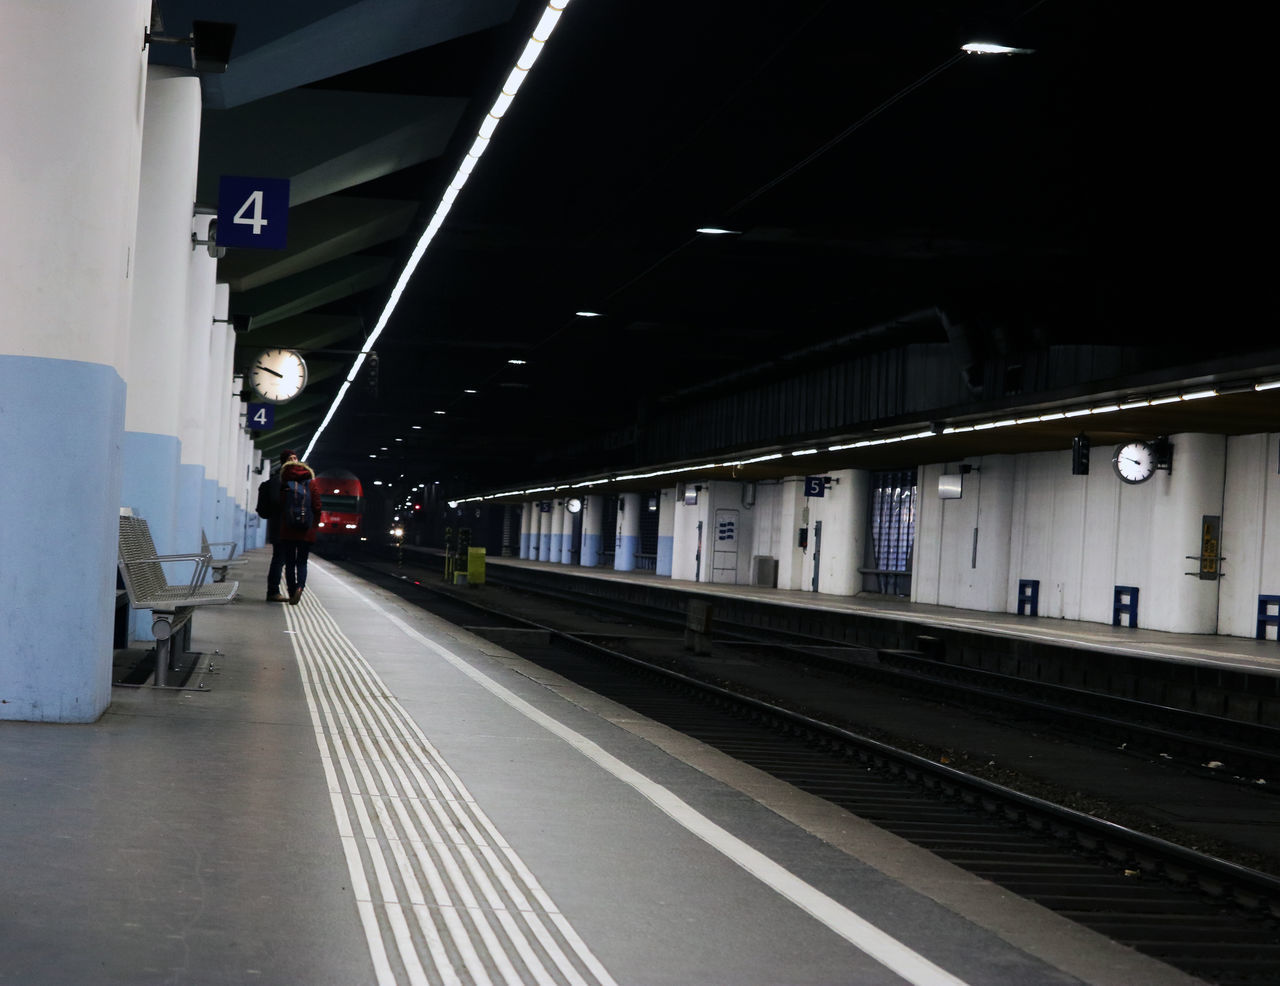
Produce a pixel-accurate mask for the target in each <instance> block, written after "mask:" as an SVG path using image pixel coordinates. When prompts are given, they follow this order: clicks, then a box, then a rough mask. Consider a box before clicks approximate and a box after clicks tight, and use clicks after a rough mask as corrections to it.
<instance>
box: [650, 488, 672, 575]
mask: <svg viewBox="0 0 1280 986" xmlns="http://www.w3.org/2000/svg"><path fill="white" fill-rule="evenodd" d="M675 533H676V488H675V487H674V486H673V487H671V488H670V489H665V490H662V491H661V493H660V494H659V496H658V561H657V564H656V565H655V566H654V571H655V572H657V574H659V575H666V576H670V575H671V562H672V557H673V554H674V551H675Z"/></svg>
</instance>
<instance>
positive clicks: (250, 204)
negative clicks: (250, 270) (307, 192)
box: [218, 175, 289, 250]
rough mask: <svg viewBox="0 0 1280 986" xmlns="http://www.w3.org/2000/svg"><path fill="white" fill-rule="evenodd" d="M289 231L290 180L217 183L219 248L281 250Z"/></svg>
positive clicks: (230, 179) (230, 177)
mask: <svg viewBox="0 0 1280 986" xmlns="http://www.w3.org/2000/svg"><path fill="white" fill-rule="evenodd" d="M288 231H289V179H287V178H240V177H236V176H233V175H223V176H222V177H221V178H219V179H218V246H220V247H249V248H251V249H257V250H283V249H284V248H285V243H286V240H287V238H288Z"/></svg>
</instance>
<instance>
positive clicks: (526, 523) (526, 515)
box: [520, 501, 537, 559]
mask: <svg viewBox="0 0 1280 986" xmlns="http://www.w3.org/2000/svg"><path fill="white" fill-rule="evenodd" d="M536 512H537V511H535V510H534V507H533V504H532V503H531V502H529V501H525V502H524V503H522V504H520V557H521V558H525V559H527V558H528V557H529V539H530V537H532V536H533V518H534V515H535V513H536Z"/></svg>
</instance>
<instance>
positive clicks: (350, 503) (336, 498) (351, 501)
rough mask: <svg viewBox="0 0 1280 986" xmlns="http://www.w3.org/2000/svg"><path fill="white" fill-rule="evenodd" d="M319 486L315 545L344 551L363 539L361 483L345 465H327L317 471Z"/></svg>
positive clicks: (362, 494) (362, 490)
mask: <svg viewBox="0 0 1280 986" xmlns="http://www.w3.org/2000/svg"><path fill="white" fill-rule="evenodd" d="M316 482H317V483H318V484H319V486H320V529H319V531H318V532H317V534H316V545H317V547H318V548H320V549H322V550H324V549H328V550H330V551H334V550H335V549H336V551H337V553H345V551H346V549H347V548H349V547H352V546H358V545H359V544H360V542H361V541H362V540H364V487H362V486H361V485H360V480H359V479H358V478H356V475H355V473H353V472H350V471H349V470H347V469H326V470H325V471H324V472H321V473H317V474H316Z"/></svg>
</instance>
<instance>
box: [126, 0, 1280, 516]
mask: <svg viewBox="0 0 1280 986" xmlns="http://www.w3.org/2000/svg"><path fill="white" fill-rule="evenodd" d="M546 11H547V7H546V4H545V2H538V3H534V2H525V0H362V2H357V0H271V2H270V3H263V2H261V0H157V3H156V5H155V16H156V22H157V25H162V26H163V30H164V33H166V34H168V35H171V36H184V35H186V34H188V33H190V32H191V31H192V30H193V24H195V22H197V21H202V20H208V21H216V22H223V23H233V24H234V25H235V35H234V42H233V45H232V49H231V52H230V58H229V61H228V62H227V66H226V71H225V72H217V71H207V72H203V73H202V76H201V78H202V86H203V94H204V114H203V129H202V139H201V158H200V159H201V163H200V180H199V195H200V198H201V201H202V202H203V203H204V204H208V205H216V204H217V203H216V200H217V196H218V188H219V179H220V178H221V177H223V176H227V175H235V176H261V177H270V178H285V179H288V180H289V182H290V189H291V198H290V209H289V216H288V242H287V245H286V246H285V248H284V249H280V250H253V249H237V248H233V249H230V250H228V252H227V254H226V256H225V257H224V258H223V259H222V260H221V261H220V262H219V278H220V280H223V281H226V282H227V283H229V284H230V286H231V314H232V316H233V318H234V320H235V322H236V325H237V329H238V333H237V351H236V365H237V367H238V369H240V370H243V369H244V368H246V367H247V366H248V365H249V364H250V362H251V361H252V360H253V358H254V357H255V355H256V354H257V353H258V352H260V351H261V350H262V349H264V348H267V347H271V346H287V347H293V348H297V349H300V350H301V351H302V352H303V353H304V354H305V356H306V359H307V362H308V365H309V368H310V380H309V384H308V386H307V389H306V391H305V392H304V393H303V394H302V396H301V397H299V398H297V399H296V400H294V401H293V402H291V403H289V404H287V405H283V406H282V407H281V408H280V409H279V412H278V414H277V417H276V424H275V427H274V428H273V429H272V430H271V431H269V432H262V433H261V434H259V435H258V436H257V438H256V443H257V445H258V447H260V448H262V449H263V450H264V451H265V452H268V453H271V452H274V451H276V450H278V449H280V448H282V447H285V446H286V445H287V446H288V447H291V448H306V447H308V446H309V445H310V444H311V443H312V442H313V439H314V447H313V448H312V450H311V459H312V461H313V463H315V464H316V465H317V466H318V467H321V468H324V467H345V468H350V469H352V470H354V471H356V472H357V473H359V474H364V475H369V474H370V472H371V471H373V470H377V471H383V472H386V473H387V474H388V476H390V475H392V474H394V473H397V472H404V471H411V472H412V474H413V475H412V478H413V479H414V480H415V481H416V482H432V483H434V482H438V483H441V484H442V485H443V486H444V487H446V488H448V489H449V490H452V491H454V492H457V493H460V494H466V493H474V492H485V491H487V490H497V489H500V488H502V487H504V486H511V485H518V484H520V483H526V484H528V483H534V482H536V481H539V480H546V479H551V480H564V479H568V478H574V477H579V476H592V475H608V474H612V473H618V472H622V471H626V470H633V469H636V468H638V467H647V466H656V465H660V464H662V463H666V462H671V461H678V460H691V459H697V458H699V457H702V458H708V459H711V458H715V457H725V456H730V455H738V456H743V455H749V454H751V453H753V452H757V451H760V450H768V449H771V448H773V449H788V450H789V449H794V448H795V447H797V446H799V445H802V444H803V443H804V442H806V441H810V440H812V441H813V442H814V443H816V445H819V446H821V447H822V448H826V447H828V446H829V445H831V444H835V443H839V442H842V441H843V442H849V443H852V442H854V441H856V440H858V439H859V438H860V437H865V436H866V435H869V434H873V433H893V432H894V430H895V429H897V430H899V431H904V430H905V431H910V430H915V431H917V432H918V431H919V430H920V429H921V428H922V427H933V426H935V425H936V426H937V427H938V430H939V432H940V437H939V441H941V440H942V436H941V431H942V429H943V428H945V427H946V426H947V425H949V424H952V423H955V422H963V421H970V422H973V421H976V420H978V419H979V418H981V417H982V416H983V415H986V416H987V417H988V418H992V417H995V418H998V417H999V416H1000V415H1004V414H1026V413H1029V412H1028V411H1027V409H1028V408H1038V409H1040V410H1041V411H1042V410H1043V409H1045V408H1049V409H1052V408H1058V407H1064V406H1066V405H1067V404H1069V403H1070V402H1072V401H1076V402H1081V401H1083V402H1086V403H1087V402H1089V401H1097V400H1112V399H1114V400H1117V401H1122V402H1123V401H1127V400H1128V399H1129V398H1130V397H1132V396H1133V395H1135V394H1136V395H1139V396H1142V395H1145V396H1146V397H1152V396H1155V397H1157V398H1158V397H1160V396H1162V395H1168V394H1170V393H1172V394H1175V395H1176V394H1177V393H1185V392H1193V391H1194V390H1196V389H1197V388H1203V387H1205V386H1215V387H1220V388H1222V389H1223V390H1226V389H1230V388H1231V387H1232V386H1237V387H1242V388H1245V389H1246V390H1247V391H1248V399H1247V400H1245V399H1236V400H1235V401H1234V403H1233V404H1225V403H1217V404H1214V403H1213V402H1204V401H1200V402H1188V403H1186V404H1185V406H1183V405H1182V404H1179V405H1178V406H1177V407H1176V408H1171V407H1170V406H1168V405H1158V406H1159V407H1161V408H1163V410H1160V411H1159V412H1156V411H1155V409H1152V408H1147V409H1146V410H1144V411H1143V412H1142V414H1137V413H1136V412H1135V413H1129V412H1125V413H1126V415H1127V417H1125V416H1119V417H1115V418H1113V419H1111V421H1110V423H1109V424H1108V425H1107V430H1106V432H1105V436H1106V437H1114V436H1120V435H1123V434H1127V433H1133V434H1138V435H1146V434H1148V433H1165V432H1175V431H1178V430H1210V431H1249V430H1258V429H1262V430H1267V427H1268V425H1267V423H1268V422H1273V421H1274V420H1277V417H1276V414H1277V411H1278V410H1280V407H1277V403H1276V400H1275V399H1273V397H1271V396H1268V395H1263V394H1258V393H1257V392H1255V391H1253V390H1252V389H1250V388H1251V387H1252V384H1253V383H1254V382H1256V380H1258V379H1261V378H1262V377H1263V376H1265V374H1266V373H1267V372H1268V370H1269V369H1272V370H1274V368H1275V367H1278V366H1280V355H1278V354H1277V352H1276V349H1277V346H1276V343H1275V342H1274V341H1273V339H1272V335H1273V333H1272V331H1271V330H1270V328H1269V327H1268V326H1264V325H1263V324H1261V322H1260V321H1255V316H1254V314H1253V313H1252V312H1249V311H1247V310H1246V309H1245V306H1244V305H1242V304H1241V303H1240V301H1239V297H1238V295H1237V294H1236V293H1235V291H1234V289H1232V288H1230V287H1229V285H1230V284H1232V283H1234V282H1235V281H1236V280H1247V279H1248V275H1247V274H1246V273H1245V272H1244V270H1243V269H1236V270H1234V271H1233V275H1232V276H1231V277H1230V278H1228V279H1227V280H1226V281H1225V282H1224V283H1225V285H1227V286H1224V287H1223V288H1221V289H1220V288H1219V287H1217V286H1216V280H1217V279H1218V278H1221V277H1223V276H1224V275H1223V269H1224V264H1231V263H1233V261H1232V260H1231V258H1230V252H1231V251H1230V250H1225V251H1224V249H1223V247H1224V244H1223V243H1222V241H1221V240H1219V239H1218V238H1217V237H1215V236H1214V235H1213V229H1214V228H1215V226H1216V224H1218V223H1220V222H1222V223H1225V222H1226V217H1224V216H1221V215H1220V214H1219V211H1218V210H1217V209H1216V208H1213V207H1210V205H1209V203H1210V202H1211V201H1213V200H1214V199H1215V196H1217V195H1218V194H1220V193H1223V194H1232V190H1231V189H1227V190H1225V192H1223V190H1222V189H1220V188H1217V187H1216V185H1215V180H1211V179H1208V178H1207V177H1206V174H1205V171H1204V167H1203V165H1204V160H1205V158H1206V156H1211V155H1208V151H1207V148H1208V147H1209V146H1211V145H1214V144H1215V143H1216V142H1217V141H1220V140H1222V139H1223V138H1224V137H1225V136H1226V135H1225V134H1224V133H1223V130H1225V129H1226V127H1225V125H1224V124H1223V123H1222V122H1221V120H1220V119H1219V118H1217V117H1216V116H1215V114H1212V113H1207V112H1206V113H1204V114H1190V115H1189V111H1188V109H1187V107H1188V105H1190V104H1188V102H1187V99H1188V97H1189V96H1190V95H1192V90H1196V89H1197V88H1198V86H1199V83H1198V82H1197V79H1196V75H1195V72H1194V71H1192V70H1191V69H1190V68H1189V67H1188V63H1187V61H1186V59H1188V58H1190V57H1191V56H1190V55H1186V54H1184V55H1182V56H1178V57H1177V58H1176V57H1175V56H1174V55H1173V52H1174V51H1176V50H1179V49H1177V48H1176V47H1174V46H1173V45H1172V42H1173V40H1174V39H1171V38H1163V39H1153V38H1152V36H1151V35H1149V34H1148V35H1144V36H1142V37H1136V36H1135V35H1134V33H1133V30H1132V27H1133V26H1132V25H1126V24H1122V23H1119V22H1118V21H1117V19H1116V14H1115V13H1114V10H1113V5H1109V4H1103V3H1098V2H1092V0H1085V2H1062V0H1040V2H1033V0H1022V2H1017V3H1010V2H1000V0H958V2H954V3H934V2H929V3H924V2H917V0H877V2H871V3H849V2H837V0H792V2H787V3H784V4H779V3H764V2H755V0H735V2H732V3H730V2H719V0H716V2H699V3H686V4H676V5H670V4H666V5H664V4H653V3H641V2H637V0H572V2H569V3H567V4H566V5H565V6H564V10H563V13H562V15H560V16H559V18H558V21H557V22H556V23H555V25H554V30H552V31H551V32H550V34H549V35H548V34H547V33H546V31H547V27H548V23H547V21H545V20H544V17H545V16H546ZM552 16H553V17H554V15H552ZM540 25H541V27H540ZM197 27H198V25H197ZM1166 33H1167V32H1166ZM531 35H539V36H542V37H546V38H547V40H546V42H545V44H538V43H537V42H535V46H534V48H533V49H528V50H529V51H536V52H537V60H536V62H535V63H534V64H533V66H532V68H531V69H530V70H529V71H528V72H527V73H522V74H521V75H520V76H519V78H520V80H521V84H520V87H519V89H518V92H517V93H516V95H515V98H514V100H513V101H512V102H511V104H510V106H509V107H506V108H505V112H504V113H503V115H502V118H501V120H500V121H498V122H497V125H496V129H495V130H493V131H492V134H491V139H489V140H488V141H487V142H485V143H483V144H482V145H481V146H483V147H484V152H483V154H482V155H481V156H480V157H479V158H478V159H474V158H473V159H472V160H471V162H470V164H469V165H468V164H467V161H468V154H469V152H474V151H475V150H476V148H477V144H476V141H477V134H478V133H479V132H481V128H482V127H483V126H484V125H485V122H486V119H488V118H489V116H490V111H491V109H492V108H493V107H494V104H495V101H496V100H498V99H499V98H500V94H501V93H502V91H503V88H504V86H506V87H507V88H508V89H510V88H511V83H510V81H509V80H510V79H511V78H512V76H511V73H512V69H513V66H515V65H516V63H517V60H518V59H519V58H521V56H522V53H525V52H526V50H527V48H528V43H529V39H530V37H531ZM975 42H976V43H981V45H982V46H990V45H1002V46H1005V47H1007V48H1009V49H1012V50H1008V51H999V52H992V51H989V50H985V47H984V48H979V49H978V50H974V49H973V48H972V47H971V48H970V49H969V50H966V48H965V46H966V45H971V44H972V43H975ZM189 56H190V52H189V51H188V50H186V49H184V48H182V47H181V46H176V45H161V44H156V45H153V46H152V49H151V55H150V57H151V60H152V62H153V63H170V64H174V63H187V62H186V60H189ZM526 57H527V56H526ZM1178 58H1180V59H1181V60H1178ZM499 112H502V109H501V108H500V109H499ZM1192 116H1194V117H1195V120H1194V124H1195V125H1194V127H1191V124H1192V122H1193V121H1192V119H1191V117H1192ZM491 125H492V124H491ZM471 165H473V166H474V167H473V168H472V170H471V171H470V173H469V176H468V177H467V180H466V182H465V184H464V185H462V187H461V188H460V189H459V190H458V191H457V195H456V199H454V201H453V204H452V207H451V208H450V209H449V211H448V212H447V215H446V216H445V217H444V219H443V223H442V224H441V226H440V228H439V231H438V232H437V233H436V234H435V235H434V238H433V239H431V241H430V243H429V245H428V247H427V249H426V251H425V253H424V254H423V255H422V257H421V260H420V262H419V263H418V264H417V267H416V269H415V271H414V273H413V274H412V277H410V278H409V279H408V281H407V284H406V286H405V287H404V290H403V293H402V294H400V295H399V297H398V301H397V303H396V305H395V307H394V309H393V310H392V311H391V312H390V315H389V317H386V315H387V312H388V302H389V299H391V298H392V296H393V292H394V289H395V287H396V284H397V280H398V279H399V278H400V277H401V274H402V272H403V271H404V269H405V266H406V263H407V261H408V260H409V258H410V256H411V254H412V252H413V250H414V247H415V245H416V244H417V243H418V242H419V241H420V239H421V237H422V236H423V233H424V230H426V229H427V227H428V223H429V222H430V221H431V219H432V216H433V215H434V214H435V213H436V210H437V208H438V206H439V204H440V202H441V199H442V196H445V195H446V194H447V193H448V190H449V188H450V185H451V183H455V184H458V183H459V182H457V175H458V172H459V169H460V167H464V166H466V167H470V166H471ZM1241 181H1242V182H1245V183H1246V184H1247V181H1248V177H1247V174H1246V175H1243V176H1242V177H1241ZM1211 186H1213V187H1211ZM1236 192H1237V194H1238V190H1236ZM699 230H720V231H722V232H699ZM1211 285H1215V286H1211ZM1207 299H1211V300H1207ZM383 322H385V328H383V329H382V331H381V332H380V334H379V335H377V337H376V340H375V341H374V342H373V345H372V354H373V355H371V356H368V357H365V358H362V357H361V356H360V355H358V354H359V353H360V351H361V350H362V349H365V348H367V347H368V344H369V340H370V339H371V338H372V337H373V335H374V333H375V331H376V330H377V329H378V328H379V326H380V324H381V323H383ZM361 360H362V365H361V366H360V368H359V370H358V371H357V372H354V373H353V370H354V368H355V366H356V364H357V362H358V361H361ZM375 364H376V369H375ZM824 373H826V374H827V375H828V379H826V380H825V382H824V379H823V377H822V374H824ZM1274 375H1275V376H1280V371H1275V374H1274ZM349 377H350V378H351V380H350V386H349V387H348V388H347V391H346V393H345V396H344V397H343V400H342V402H341V404H340V405H339V406H338V407H337V409H336V410H335V411H334V412H333V414H332V416H331V417H330V418H329V419H328V420H327V424H324V430H323V432H322V433H321V434H319V437H318V438H316V435H317V430H318V429H319V428H320V427H321V425H322V423H325V421H326V415H327V414H328V412H329V411H330V410H331V408H332V407H333V404H334V399H335V396H336V395H337V394H338V393H339V390H340V388H341V387H342V385H343V383H344V381H346V380H347V379H348V378H349ZM1276 393H1280V391H1277V392H1276ZM806 402H810V403H822V404H823V405H824V406H825V405H833V404H837V405H840V407H839V408H837V409H836V410H835V411H832V409H831V408H830V407H826V410H824V411H821V413H816V412H814V411H813V409H812V408H808V407H807V404H806ZM847 408H853V409H854V410H847V411H846V410H842V409H847ZM1143 415H1145V417H1143ZM748 419H751V420H755V419H758V422H757V423H755V424H750V423H749V421H748ZM833 422H836V423H835V424H833ZM1077 430H1079V429H1078V428H1077V427H1076V426H1075V425H1074V424H1066V425H1064V424H1061V423H1059V424H1057V425H1054V426H1050V425H1048V424H1046V425H1045V426H1044V427H1043V428H1023V429H1021V430H1020V431H1018V433H1017V434H1016V436H1015V435H1014V433H1013V432H1012V431H1010V430H1005V431H1003V432H1002V433H1001V434H1000V435H995V434H990V433H989V434H985V435H979V436H978V437H977V438H976V439H963V440H962V439H961V438H959V437H957V436H952V438H951V441H952V444H951V446H949V447H947V448H946V449H938V450H937V451H936V452H934V453H922V452H920V451H918V450H913V451H912V453H911V455H910V456H907V457H906V458H908V459H911V458H914V459H915V460H917V461H919V460H920V459H921V456H922V455H923V456H925V457H928V456H929V455H932V456H933V457H934V458H937V457H938V456H939V455H943V454H945V455H947V456H955V455H958V454H961V455H962V454H966V453H969V452H973V453H982V452H991V451H1000V450H1002V449H1009V450H1013V449H1030V448H1068V447H1070V439H1071V435H1072V434H1073V432H1075V431H1077ZM902 458H903V457H902V456H898V459H902ZM893 459H894V456H893V454H892V450H888V449H882V450H881V452H878V453H876V454H875V455H872V453H871V452H863V453H862V454H861V458H857V459H847V460H840V461H839V462H837V461H835V460H832V464H834V465H839V464H840V462H847V463H850V464H860V465H867V466H872V467H874V466H877V465H894V464H899V463H896V462H895V461H893ZM769 468H775V467H773V466H771V467H769ZM776 468H782V466H778V467H776ZM789 468H790V471H792V472H794V471H795V469H794V466H791V467H789Z"/></svg>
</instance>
